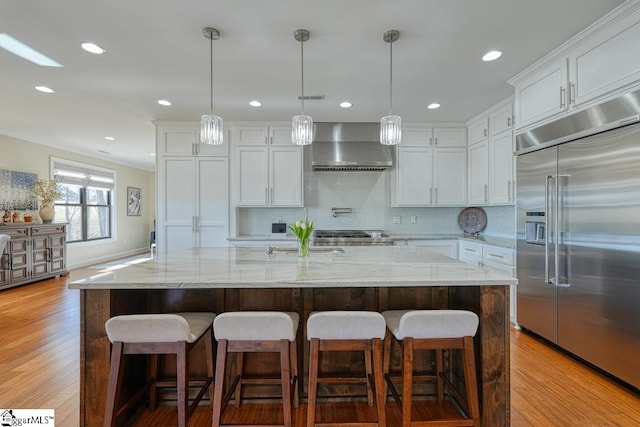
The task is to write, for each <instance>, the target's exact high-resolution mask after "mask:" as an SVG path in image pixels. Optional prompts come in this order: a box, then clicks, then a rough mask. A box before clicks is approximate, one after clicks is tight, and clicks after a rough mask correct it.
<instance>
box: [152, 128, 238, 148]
mask: <svg viewBox="0 0 640 427" xmlns="http://www.w3.org/2000/svg"><path fill="white" fill-rule="evenodd" d="M224 136H225V138H224V141H223V143H222V144H220V145H207V144H201V143H200V123H199V122H180V123H170V122H169V123H162V124H158V127H157V130H156V147H157V155H158V156H228V155H229V131H225V134H224Z"/></svg>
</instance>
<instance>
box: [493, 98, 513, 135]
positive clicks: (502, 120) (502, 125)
mask: <svg viewBox="0 0 640 427" xmlns="http://www.w3.org/2000/svg"><path fill="white" fill-rule="evenodd" d="M489 125H490V126H491V132H490V134H491V136H495V135H498V134H499V133H502V132H505V131H508V130H511V128H512V127H513V104H511V103H509V104H507V105H505V106H503V107H501V108H498V109H497V110H495V111H494V112H493V113H491V115H490V116H489Z"/></svg>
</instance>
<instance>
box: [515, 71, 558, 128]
mask: <svg viewBox="0 0 640 427" xmlns="http://www.w3.org/2000/svg"><path fill="white" fill-rule="evenodd" d="M567 87H568V82H567V60H566V59H561V60H560V61H557V62H555V63H554V64H552V65H550V66H549V67H547V68H545V69H544V70H542V71H540V72H539V73H537V74H535V75H533V76H531V78H529V79H527V81H526V82H523V83H522V84H520V85H518V86H516V104H515V111H516V125H517V127H518V128H522V127H525V126H527V125H530V124H532V123H536V122H538V121H541V120H543V119H549V118H552V117H555V116H558V115H560V114H563V113H565V112H566V111H567V109H568V102H567V99H568V98H567Z"/></svg>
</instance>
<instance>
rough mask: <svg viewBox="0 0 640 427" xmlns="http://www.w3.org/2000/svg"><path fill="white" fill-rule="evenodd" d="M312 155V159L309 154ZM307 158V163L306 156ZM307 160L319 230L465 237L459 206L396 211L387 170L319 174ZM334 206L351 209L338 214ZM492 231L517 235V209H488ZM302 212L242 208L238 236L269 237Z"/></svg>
mask: <svg viewBox="0 0 640 427" xmlns="http://www.w3.org/2000/svg"><path fill="white" fill-rule="evenodd" d="M305 157H306V156H305ZM305 160H307V159H306V158H305ZM309 163H310V162H307V161H305V164H306V165H307V167H306V168H305V176H304V178H305V187H304V193H305V194H304V200H305V206H306V207H307V211H308V217H309V219H311V220H313V221H314V223H315V226H316V229H359V230H370V229H380V230H384V231H387V232H389V233H394V234H412V233H416V234H459V233H462V230H461V229H460V227H459V226H458V214H459V213H460V211H461V210H462V209H463V208H461V207H456V208H392V207H390V206H391V174H392V173H393V169H391V170H387V171H383V172H361V171H359V172H313V171H311V169H310V167H309V166H308V165H309ZM331 208H351V211H352V212H351V213H346V214H337V215H336V216H335V217H334V216H333V215H332V211H331ZM484 209H485V211H486V212H487V227H486V229H485V230H484V231H483V233H482V234H487V235H492V236H498V237H507V238H511V237H513V236H514V235H515V216H514V215H515V213H514V207H513V206H492V207H484ZM303 216H304V211H303V209H302V208H237V216H236V218H237V231H238V235H260V234H263V235H264V234H269V233H270V231H271V223H273V222H277V220H278V218H281V219H282V221H283V222H286V223H288V224H290V223H292V222H295V221H297V220H301V219H302V218H303Z"/></svg>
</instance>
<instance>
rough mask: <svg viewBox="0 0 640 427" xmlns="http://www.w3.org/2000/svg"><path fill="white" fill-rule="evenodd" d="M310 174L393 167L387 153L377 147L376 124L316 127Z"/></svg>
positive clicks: (388, 151)
mask: <svg viewBox="0 0 640 427" xmlns="http://www.w3.org/2000/svg"><path fill="white" fill-rule="evenodd" d="M314 132H315V134H314V135H315V136H314V140H313V145H312V147H313V158H312V162H311V165H312V167H313V170H314V171H381V170H385V169H387V168H390V167H391V166H392V165H393V161H392V157H391V149H390V147H389V146H386V145H382V144H380V142H379V141H380V123H316V124H315V125H314Z"/></svg>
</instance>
